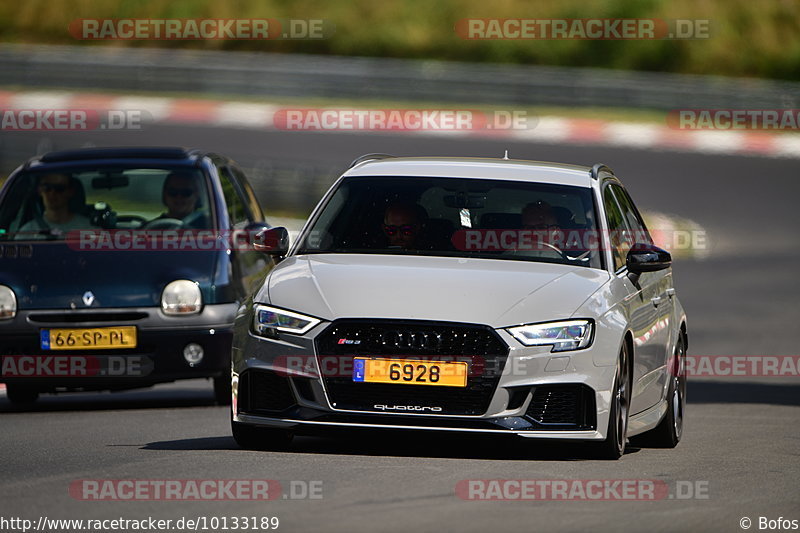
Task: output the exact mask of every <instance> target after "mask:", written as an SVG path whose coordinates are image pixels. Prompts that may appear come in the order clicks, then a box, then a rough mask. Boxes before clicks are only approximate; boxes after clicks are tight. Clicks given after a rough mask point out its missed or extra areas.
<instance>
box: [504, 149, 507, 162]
mask: <svg viewBox="0 0 800 533" xmlns="http://www.w3.org/2000/svg"><path fill="white" fill-rule="evenodd" d="M503 160H505V161H508V150H506V153H505V154H504V155H503Z"/></svg>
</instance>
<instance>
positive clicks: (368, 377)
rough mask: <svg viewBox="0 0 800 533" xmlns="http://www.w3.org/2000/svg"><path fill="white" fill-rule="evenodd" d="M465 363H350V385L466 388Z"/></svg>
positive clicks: (359, 360) (360, 359) (361, 360)
mask: <svg viewBox="0 0 800 533" xmlns="http://www.w3.org/2000/svg"><path fill="white" fill-rule="evenodd" d="M467 373H468V366H467V363H465V362H439V361H417V360H414V359H372V358H367V357H356V358H354V359H353V381H361V382H366V383H397V384H404V385H435V386H440V387H466V386H467Z"/></svg>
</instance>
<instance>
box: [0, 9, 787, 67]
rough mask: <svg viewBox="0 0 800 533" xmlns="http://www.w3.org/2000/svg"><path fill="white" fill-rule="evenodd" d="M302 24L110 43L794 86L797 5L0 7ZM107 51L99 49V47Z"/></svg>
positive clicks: (59, 28)
mask: <svg viewBox="0 0 800 533" xmlns="http://www.w3.org/2000/svg"><path fill="white" fill-rule="evenodd" d="M204 17H209V18H305V19H309V18H313V19H326V20H328V21H330V22H332V23H333V24H335V27H336V31H335V34H334V35H333V36H332V37H331V38H329V39H325V40H319V41H300V40H298V41H148V42H142V41H117V42H114V43H112V45H113V46H159V47H165V46H174V47H197V48H205V49H225V50H264V51H277V52H300V53H321V54H338V55H361V56H380V57H405V58H426V59H449V60H459V61H488V62H505V63H523V64H540V65H560V66H595V67H604V68H616V69H635V70H653V71H666V72H681V73H696V74H721V75H730V76H753V77H766V78H779V79H800V1H797V0H613V1H612V0H596V1H590V0H539V1H525V0H461V1H453V0H439V1H436V0H389V1H379V0H356V1H345V0H327V1H325V0H319V1H318V0H314V1H312V0H236V1H231V2H223V1H220V0H180V1H170V0H117V1H113V0H80V1H75V0H24V1H9V2H2V3H0V40H3V41H11V42H35V43H60V44H76V43H84V44H88V45H96V43H88V42H86V41H76V40H75V39H73V38H72V37H71V36H70V34H69V33H68V31H67V26H68V24H69V23H70V22H71V21H73V20H75V19H78V18H204ZM470 17H475V18H540V19H542V18H610V17H625V18H657V19H664V20H671V19H707V20H709V21H710V27H711V36H710V38H708V39H697V40H652V41H579V40H553V41H533V40H494V41H466V40H463V39H461V38H459V37H458V36H457V35H456V34H455V31H454V24H455V22H456V21H458V20H459V19H462V18H470ZM103 44H108V43H103Z"/></svg>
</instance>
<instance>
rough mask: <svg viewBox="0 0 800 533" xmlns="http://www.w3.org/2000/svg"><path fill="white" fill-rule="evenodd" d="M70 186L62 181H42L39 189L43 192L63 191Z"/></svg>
mask: <svg viewBox="0 0 800 533" xmlns="http://www.w3.org/2000/svg"><path fill="white" fill-rule="evenodd" d="M68 188H69V185H64V184H62V183H40V184H39V190H40V191H42V192H57V193H62V192H64V191H66V190H67V189H68Z"/></svg>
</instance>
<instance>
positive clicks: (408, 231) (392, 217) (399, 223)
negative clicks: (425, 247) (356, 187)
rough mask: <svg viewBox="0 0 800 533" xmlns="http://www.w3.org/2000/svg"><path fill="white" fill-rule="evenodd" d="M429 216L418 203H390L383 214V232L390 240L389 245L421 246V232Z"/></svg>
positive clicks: (408, 247)
mask: <svg viewBox="0 0 800 533" xmlns="http://www.w3.org/2000/svg"><path fill="white" fill-rule="evenodd" d="M427 218H428V215H427V213H426V212H425V209H424V208H422V207H421V206H419V205H417V204H414V203H404V202H395V203H392V204H389V206H388V207H387V208H386V211H385V212H384V216H383V233H384V235H386V238H387V239H388V241H389V247H390V248H403V249H404V250H409V249H416V248H419V247H420V234H421V232H422V230H423V228H424V226H425V221H426V220H427Z"/></svg>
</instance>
